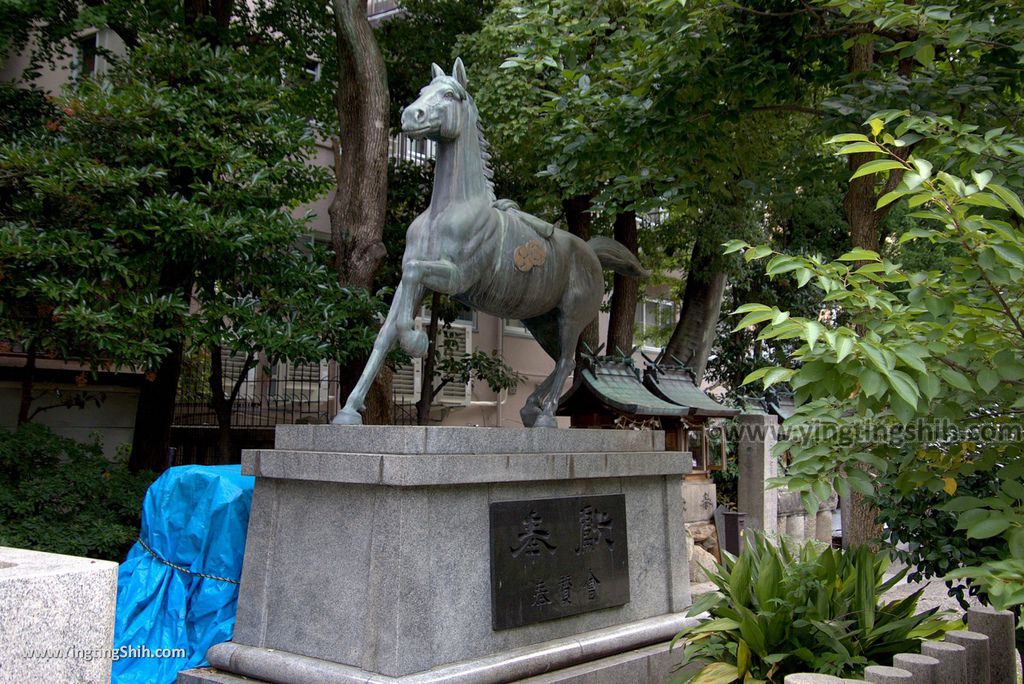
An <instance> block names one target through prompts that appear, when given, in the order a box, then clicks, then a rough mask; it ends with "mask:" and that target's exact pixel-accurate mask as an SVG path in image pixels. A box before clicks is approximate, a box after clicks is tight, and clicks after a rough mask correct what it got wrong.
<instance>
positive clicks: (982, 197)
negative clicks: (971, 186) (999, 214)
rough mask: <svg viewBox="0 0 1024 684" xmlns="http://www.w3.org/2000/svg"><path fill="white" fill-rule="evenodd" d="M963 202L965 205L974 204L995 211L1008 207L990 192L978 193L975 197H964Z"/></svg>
mask: <svg viewBox="0 0 1024 684" xmlns="http://www.w3.org/2000/svg"><path fill="white" fill-rule="evenodd" d="M961 202H963V203H964V204H973V205H975V206H979V207H992V208H993V209H1002V210H1005V209H1006V205H1005V204H1003V202H1002V201H1001V200H1000V199H999V198H998V197H996V196H995V195H993V194H992V193H990V192H976V193H974V194H973V195H968V196H967V197H964V198H963V199H962V200H961Z"/></svg>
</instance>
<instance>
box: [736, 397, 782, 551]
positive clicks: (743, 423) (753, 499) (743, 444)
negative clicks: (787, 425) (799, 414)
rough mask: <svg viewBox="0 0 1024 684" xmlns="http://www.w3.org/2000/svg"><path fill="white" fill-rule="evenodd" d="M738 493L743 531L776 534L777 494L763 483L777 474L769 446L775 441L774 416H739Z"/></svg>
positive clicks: (777, 426)
mask: <svg viewBox="0 0 1024 684" xmlns="http://www.w3.org/2000/svg"><path fill="white" fill-rule="evenodd" d="M739 430H740V434H739V486H738V489H739V492H738V495H737V499H738V501H737V506H738V507H739V510H740V511H741V512H743V513H746V514H747V518H746V529H748V530H762V531H763V532H765V533H766V534H775V533H776V532H777V527H776V524H777V517H778V494H777V493H776V491H775V490H774V489H768V487H767V484H766V482H765V481H766V480H768V479H769V478H773V477H775V476H776V474H777V466H776V463H777V461H776V459H775V457H774V456H772V447H774V446H775V442H776V441H777V439H778V431H779V421H778V418H776V417H775V416H770V415H761V414H750V415H743V416H740V417H739Z"/></svg>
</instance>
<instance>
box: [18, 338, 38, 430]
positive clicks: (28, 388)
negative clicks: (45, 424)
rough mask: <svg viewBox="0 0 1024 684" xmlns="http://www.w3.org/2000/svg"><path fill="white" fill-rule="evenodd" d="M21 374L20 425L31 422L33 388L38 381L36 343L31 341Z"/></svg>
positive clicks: (26, 351) (26, 350)
mask: <svg viewBox="0 0 1024 684" xmlns="http://www.w3.org/2000/svg"><path fill="white" fill-rule="evenodd" d="M22 373H23V375H22V376H21V399H20V401H19V402H18V425H19V426H21V425H24V424H25V423H27V422H29V420H30V418H29V411H31V410H32V388H33V385H34V384H35V381H36V344H35V342H30V343H29V345H28V347H27V348H26V349H25V365H24V367H23V368H22Z"/></svg>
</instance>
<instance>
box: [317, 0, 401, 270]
mask: <svg viewBox="0 0 1024 684" xmlns="http://www.w3.org/2000/svg"><path fill="white" fill-rule="evenodd" d="M334 17H335V22H336V24H337V26H336V29H337V40H336V43H337V49H338V63H339V74H338V88H337V91H336V93H335V106H336V108H337V111H338V123H339V124H340V127H341V154H340V155H339V156H338V157H337V158H336V160H335V172H336V176H335V180H336V183H337V189H336V191H335V195H334V199H333V201H332V202H331V206H330V209H329V213H330V218H331V239H332V241H333V245H334V255H335V267H336V268H337V271H338V277H339V278H340V279H341V282H342V283H343V284H345V285H356V286H359V287H364V288H370V287H371V286H372V285H373V277H374V275H375V274H376V273H377V268H378V267H379V266H380V263H381V261H382V260H383V259H384V257H385V256H386V255H387V250H386V249H385V248H384V241H383V239H382V237H381V236H382V234H383V231H384V212H385V208H386V203H387V188H388V185H387V184H388V108H389V107H390V99H389V97H388V80H387V72H386V71H385V67H384V60H383V58H382V57H381V54H380V49H379V48H378V46H377V41H376V39H375V38H374V37H373V29H371V28H370V23H369V22H368V21H367V19H366V2H365V0H334Z"/></svg>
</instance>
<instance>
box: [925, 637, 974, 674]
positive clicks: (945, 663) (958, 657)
mask: <svg viewBox="0 0 1024 684" xmlns="http://www.w3.org/2000/svg"><path fill="white" fill-rule="evenodd" d="M921 653H922V654H923V655H926V656H931V657H932V658H935V659H936V660H938V661H939V675H938V677H936V684H955V682H966V681H967V649H965V648H964V647H963V646H961V645H960V644H954V643H950V642H948V641H925V642H924V643H922V644H921Z"/></svg>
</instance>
